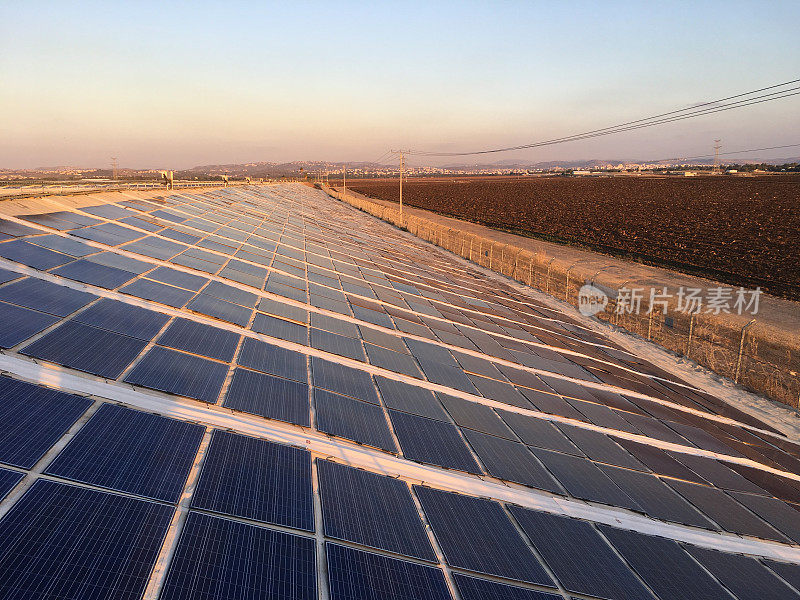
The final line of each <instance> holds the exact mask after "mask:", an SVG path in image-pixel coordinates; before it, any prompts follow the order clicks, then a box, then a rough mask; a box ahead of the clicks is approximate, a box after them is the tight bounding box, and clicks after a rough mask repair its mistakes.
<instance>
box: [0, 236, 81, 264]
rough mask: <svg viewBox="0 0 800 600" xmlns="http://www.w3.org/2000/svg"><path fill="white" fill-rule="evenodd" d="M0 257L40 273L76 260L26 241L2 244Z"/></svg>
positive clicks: (12, 241)
mask: <svg viewBox="0 0 800 600" xmlns="http://www.w3.org/2000/svg"><path fill="white" fill-rule="evenodd" d="M0 256H2V257H3V258H7V259H8V260H13V261H14V262H18V263H22V264H23V265H28V266H29V267H33V268H34V269H39V270H40V271H46V270H48V269H52V268H53V267H57V266H59V265H63V264H66V263H68V262H72V261H73V260H75V258H74V257H72V256H69V255H67V254H61V253H60V252H53V251H52V250H48V249H47V248H42V247H40V246H36V245H34V244H31V243H30V242H26V241H25V240H11V241H10V242H4V243H2V244H0Z"/></svg>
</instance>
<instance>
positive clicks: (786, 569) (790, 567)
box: [764, 560, 800, 590]
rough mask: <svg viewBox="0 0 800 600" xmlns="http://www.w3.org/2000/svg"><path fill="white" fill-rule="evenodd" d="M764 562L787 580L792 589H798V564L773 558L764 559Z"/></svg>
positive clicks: (799, 585) (799, 583)
mask: <svg viewBox="0 0 800 600" xmlns="http://www.w3.org/2000/svg"><path fill="white" fill-rule="evenodd" d="M764 564H765V565H767V566H768V567H769V568H770V569H771V570H772V571H774V572H775V573H777V574H778V575H780V576H781V577H782V578H783V579H784V580H786V581H788V582H789V584H790V585H791V586H792V587H794V589H796V590H800V565H798V564H793V563H784V562H777V561H774V560H765V561H764Z"/></svg>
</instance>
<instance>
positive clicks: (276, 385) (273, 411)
mask: <svg viewBox="0 0 800 600" xmlns="http://www.w3.org/2000/svg"><path fill="white" fill-rule="evenodd" d="M223 406H225V407H227V408H232V409H234V410H241V411H243V412H248V413H252V414H254V415H259V416H262V417H267V418H268V419H277V420H279V421H286V422H288V423H295V424H296V425H302V426H303V427H308V426H309V425H310V424H311V422H310V416H309V403H308V385H307V384H305V383H300V382H298V381H291V380H290V379H283V378H281V377H274V376H272V375H267V374H265V373H260V372H258V371H250V370H249V369H242V368H237V369H234V371H233V379H232V380H231V384H230V386H229V387H228V392H227V394H226V395H225V401H224V402H223Z"/></svg>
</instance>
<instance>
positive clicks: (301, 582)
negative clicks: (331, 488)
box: [159, 511, 317, 600]
mask: <svg viewBox="0 0 800 600" xmlns="http://www.w3.org/2000/svg"><path fill="white" fill-rule="evenodd" d="M159 598H160V600H211V599H217V598H218V599H220V600H222V599H227V600H250V599H255V598H263V599H264V600H316V599H317V573H316V549H315V543H314V538H306V537H301V536H298V535H292V534H289V533H283V532H281V531H274V530H272V529H268V528H266V527H260V526H257V525H250V524H248V523H241V522H237V521H232V520H231V519H225V518H221V517H214V516H211V515H206V514H202V513H196V512H194V511H189V516H188V518H187V519H186V524H185V525H184V526H183V530H182V531H181V535H180V538H179V540H178V546H177V548H176V549H175V556H174V557H173V559H172V561H171V562H170V566H169V570H168V571H167V576H166V581H165V582H164V589H163V592H162V593H161V595H160V596H159Z"/></svg>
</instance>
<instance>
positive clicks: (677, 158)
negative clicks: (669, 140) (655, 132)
mask: <svg viewBox="0 0 800 600" xmlns="http://www.w3.org/2000/svg"><path fill="white" fill-rule="evenodd" d="M798 147H800V144H784V145H782V146H767V147H765V148H748V149H747V150H734V151H731V152H720V153H719V156H728V155H731V154H747V153H748V152H763V151H764V150H780V149H782V148H798ZM712 156H714V154H700V155H698V156H673V157H671V158H662V159H660V160H651V161H647V162H667V161H670V160H692V159H695V158H711V157H712Z"/></svg>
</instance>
